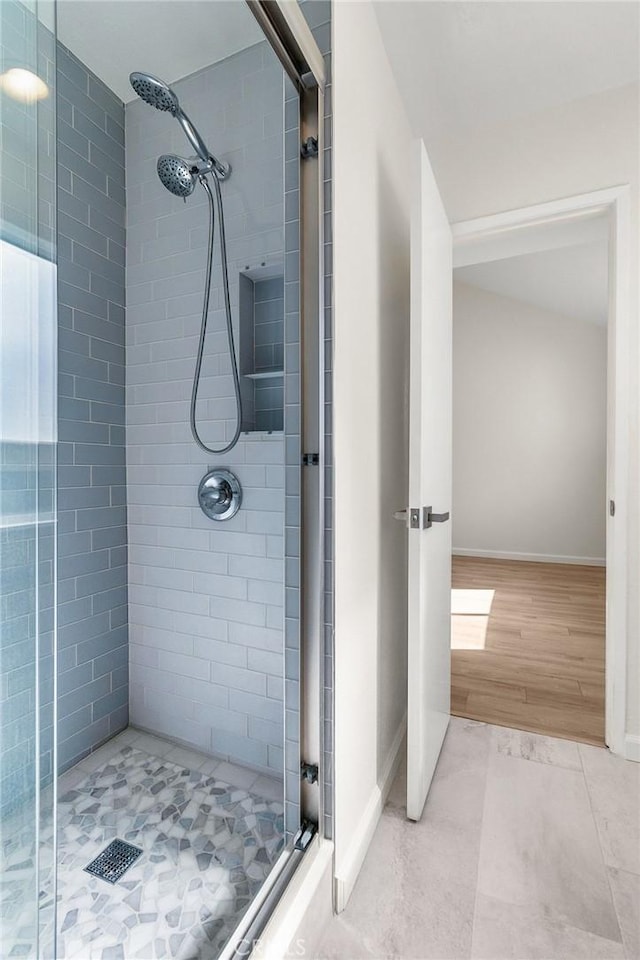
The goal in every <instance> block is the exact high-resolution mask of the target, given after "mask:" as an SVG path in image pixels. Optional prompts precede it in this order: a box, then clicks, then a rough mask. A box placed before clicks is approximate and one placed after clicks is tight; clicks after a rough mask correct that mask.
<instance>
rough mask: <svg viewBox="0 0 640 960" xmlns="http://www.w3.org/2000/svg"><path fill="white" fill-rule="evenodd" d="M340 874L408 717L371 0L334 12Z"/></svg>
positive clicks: (400, 407)
mask: <svg viewBox="0 0 640 960" xmlns="http://www.w3.org/2000/svg"><path fill="white" fill-rule="evenodd" d="M333 14H334V21H333V34H334V35H333V51H334V54H333V69H334V76H333V90H334V152H333V161H334V171H333V172H334V190H335V193H334V198H335V200H334V221H333V235H334V260H333V262H334V272H335V273H334V305H335V314H334V316H335V329H334V337H335V339H334V350H335V355H334V364H335V366H334V371H335V372H334V424H335V498H334V503H335V583H336V588H335V617H336V628H335V629H336V636H335V658H336V662H335V718H336V720H335V722H336V727H335V762H336V773H335V777H336V779H335V783H336V798H335V799H336V810H335V843H336V873H337V876H338V881H339V890H340V886H341V885H342V890H343V892H346V894H348V892H349V890H350V886H351V884H352V882H353V880H355V876H356V874H357V871H358V869H359V867H360V864H361V858H362V857H363V856H364V853H365V852H366V846H367V843H368V839H369V837H370V831H371V830H372V828H373V827H374V826H375V823H376V820H377V815H378V813H379V810H380V787H379V784H380V783H381V782H382V781H383V780H384V771H385V769H386V767H387V765H388V762H389V760H390V757H391V755H392V753H393V745H394V741H395V742H397V738H398V736H401V734H402V725H403V720H404V715H405V710H406V589H407V579H406V531H405V530H404V528H403V526H402V524H399V523H397V522H396V521H394V520H393V519H392V514H393V511H394V510H398V509H401V508H402V507H403V506H405V503H404V497H405V496H406V492H405V491H406V490H407V460H408V446H407V440H408V428H407V386H408V384H407V379H408V333H409V193H408V187H409V149H410V131H409V126H408V122H407V120H406V116H405V112H404V108H403V106H402V102H401V100H400V96H399V94H398V92H397V89H396V86H395V83H394V80H393V77H392V74H391V69H390V67H389V64H388V61H387V57H386V53H385V51H384V48H383V46H382V41H381V37H380V34H379V29H378V24H377V21H376V17H375V15H374V11H373V7H372V5H371V3H370V2H362V3H336V4H334V6H333Z"/></svg>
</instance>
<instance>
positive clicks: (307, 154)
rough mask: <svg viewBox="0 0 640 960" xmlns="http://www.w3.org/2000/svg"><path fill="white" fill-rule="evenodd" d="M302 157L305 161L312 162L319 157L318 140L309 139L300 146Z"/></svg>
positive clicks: (314, 138)
mask: <svg viewBox="0 0 640 960" xmlns="http://www.w3.org/2000/svg"><path fill="white" fill-rule="evenodd" d="M300 156H301V157H302V159H303V160H311V159H313V158H314V157H317V156H318V140H317V138H316V137H307V139H306V140H303V141H302V143H301V144H300Z"/></svg>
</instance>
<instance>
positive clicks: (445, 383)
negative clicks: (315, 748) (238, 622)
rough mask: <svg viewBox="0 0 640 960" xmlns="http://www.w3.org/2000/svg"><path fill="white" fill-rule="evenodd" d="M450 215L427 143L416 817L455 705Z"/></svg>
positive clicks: (419, 356) (412, 542) (413, 494)
mask: <svg viewBox="0 0 640 960" xmlns="http://www.w3.org/2000/svg"><path fill="white" fill-rule="evenodd" d="M451 251H452V241H451V230H450V228H449V221H448V220H447V215H446V213H445V210H444V207H443V204H442V200H441V199H440V194H439V192H438V187H437V184H436V181H435V177H434V175H433V171H432V169H431V165H430V163H429V157H428V156H427V151H426V150H425V147H424V143H422V141H418V142H417V143H416V144H415V145H414V156H413V204H412V219H411V366H410V370H411V384H410V455H409V510H408V511H407V526H408V527H409V531H408V537H407V539H408V549H409V601H408V602H409V689H408V730H407V751H408V752H407V761H408V762H407V816H408V817H409V818H410V819H411V820H419V819H420V817H421V816H422V811H423V808H424V804H425V801H426V798H427V794H428V792H429V787H430V785H431V779H432V777H433V772H434V770H435V766H436V763H437V760H438V755H439V753H440V748H441V746H442V741H443V740H444V735H445V733H446V731H447V725H448V723H449V712H450V701H451V695H450V682H451V652H450V643H451V521H450V519H449V511H450V510H451V369H452V368H451V364H452V359H451V339H452V331H451V288H452V272H451V271H452V255H451Z"/></svg>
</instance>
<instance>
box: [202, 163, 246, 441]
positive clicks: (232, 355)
mask: <svg viewBox="0 0 640 960" xmlns="http://www.w3.org/2000/svg"><path fill="white" fill-rule="evenodd" d="M213 182H214V184H215V191H216V206H217V208H218V223H219V229H220V251H221V260H222V286H223V291H224V307H225V313H226V318H227V340H228V344H229V359H230V361H231V373H232V376H233V389H234V391H235V396H236V417H237V422H236V429H235V432H234V434H233V438H232V439H231V440H230V441H229V443H227V444H226V446H224V447H220V448H219V449H217V450H216V449H214V448H213V447H208V446H207V445H206V443H204V441H203V440H202V439H201V437H200V434H199V433H198V425H197V423H196V404H197V402H198V387H199V386H200V375H201V372H202V358H203V355H204V343H205V338H206V335H207V319H208V317H209V299H210V296H211V273H212V269H213V240H214V233H215V211H214V206H213V194H212V192H211V187H210V186H209V181H208V180H207V178H206V176H202V177H200V183H201V184H202V186H203V187H204V189H205V192H206V194H207V197H208V198H209V243H208V249H207V274H206V279H205V284H204V301H203V305H202V323H201V325H200V342H199V343H198V355H197V358H196V369H195V373H194V376H193V388H192V390H191V409H190V422H191V433H192V434H193V439H194V440H195V442H196V443H197V444H198V446H199V447H200V449H201V450H204V451H205V453H212V454H214V455H216V456H217V455H218V454H221V453H228V451H229V450H232V449H233V448H234V447H235V445H236V443H237V442H238V438H239V437H240V433H241V431H242V400H241V397H240V378H239V376H238V361H237V358H236V348H235V343H234V337H233V322H232V319H231V297H230V295H229V270H228V267H227V241H226V237H225V231H224V209H223V206H222V192H221V190H220V183H219V181H218V178H217V177H216V175H215V173H214V174H213Z"/></svg>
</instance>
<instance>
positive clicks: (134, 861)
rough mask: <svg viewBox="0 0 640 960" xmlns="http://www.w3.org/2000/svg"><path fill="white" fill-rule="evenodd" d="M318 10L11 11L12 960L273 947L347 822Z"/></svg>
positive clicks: (78, 0)
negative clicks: (272, 936)
mask: <svg viewBox="0 0 640 960" xmlns="http://www.w3.org/2000/svg"><path fill="white" fill-rule="evenodd" d="M287 6H288V5H286V4H283V5H282V6H281V5H279V4H277V3H263V2H255V0H249V2H244V0H228V2H208V0H203V2H197V3H196V2H191V0H181V2H174V3H172V2H168V0H162V2H158V3H153V4H151V3H144V2H136V0H129V2H127V3H121V2H117V0H92V2H83V0H57V2H56V0H2V3H0V18H1V19H0V53H1V56H2V61H1V63H0V98H1V99H0V128H1V132H2V142H1V152H0V269H1V275H0V304H1V307H2V318H1V326H0V336H1V351H0V402H1V406H0V510H1V513H0V587H1V591H2V592H1V604H2V606H1V610H0V613H1V623H0V629H1V631H2V632H1V636H0V684H1V685H0V708H1V713H0V760H1V768H0V897H1V901H0V902H1V908H0V942H1V944H2V956H7V957H26V958H43V960H53V958H58V957H60V958H62V957H64V958H71V957H76V958H82V960H87V958H94V957H96V958H101V960H103V958H104V960H108V958H112V960H118V958H121V960H129V958H134V957H136V958H155V957H180V958H183V960H186V958H204V960H206V958H214V957H221V956H224V957H227V956H229V957H232V956H240V955H243V956H246V955H247V954H248V948H247V942H251V941H252V940H254V939H255V938H256V937H257V936H259V934H260V932H261V930H262V929H263V927H264V925H265V923H266V922H267V919H268V916H269V911H270V910H272V909H273V904H274V903H275V902H276V901H277V896H278V893H279V892H280V891H281V890H282V889H284V887H285V886H286V883H287V882H288V880H289V878H290V877H291V875H292V874H293V872H294V871H295V869H296V867H297V864H298V862H299V861H300V860H301V859H302V858H303V857H304V852H305V849H306V848H307V847H308V845H309V843H310V842H311V841H312V838H313V837H314V835H316V834H319V835H320V836H323V835H324V836H327V835H330V833H331V822H332V819H331V798H332V774H331V736H332V724H331V636H332V629H331V582H330V580H331V578H330V572H331V549H330V536H329V535H328V534H330V525H329V521H330V511H329V510H328V509H327V507H330V478H331V464H330V457H329V456H328V452H329V451H330V444H328V443H327V438H328V436H329V431H330V405H329V404H328V397H327V396H326V395H325V390H326V389H327V387H328V385H329V380H330V328H329V326H328V321H329V318H330V305H329V302H328V301H327V302H326V303H325V297H326V294H330V274H328V272H327V271H328V269H329V268H328V266H327V264H328V262H329V261H328V259H327V258H325V252H327V251H328V250H329V249H330V248H329V246H328V241H329V240H330V236H329V231H330V189H329V184H328V176H329V174H328V170H329V146H330V144H329V139H328V138H329V136H330V117H329V113H328V109H327V107H326V105H325V92H326V90H327V89H328V79H327V77H328V69H329V66H330V63H329V34H330V29H329V17H330V5H329V4H328V3H324V2H319V0H315V2H313V3H308V2H304V3H302V4H300V6H296V8H295V10H293V11H292V10H291V9H287ZM150 13H152V16H149V14H150ZM178 14H179V15H178ZM327 103H328V100H327ZM176 121H177V122H176Z"/></svg>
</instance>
